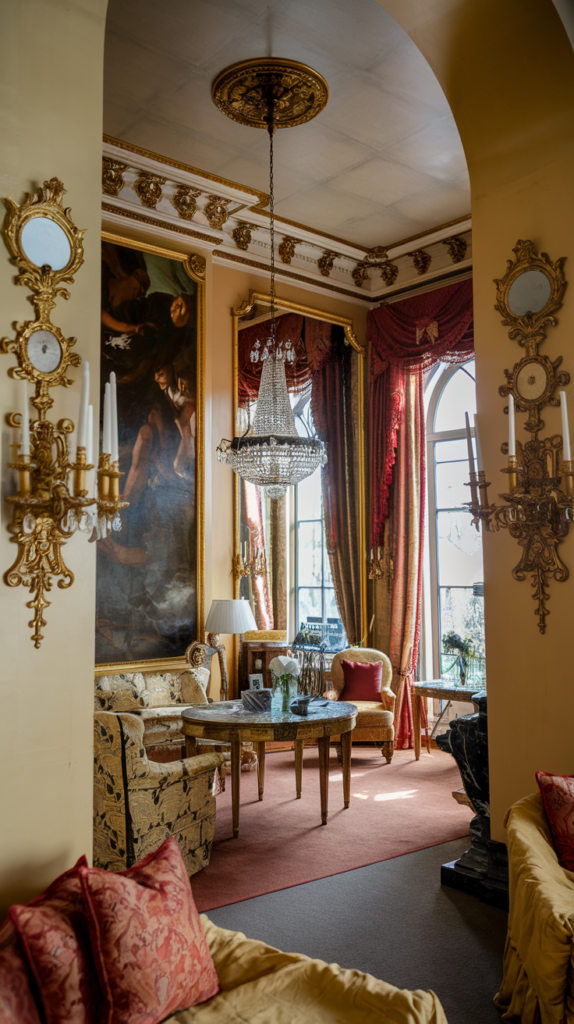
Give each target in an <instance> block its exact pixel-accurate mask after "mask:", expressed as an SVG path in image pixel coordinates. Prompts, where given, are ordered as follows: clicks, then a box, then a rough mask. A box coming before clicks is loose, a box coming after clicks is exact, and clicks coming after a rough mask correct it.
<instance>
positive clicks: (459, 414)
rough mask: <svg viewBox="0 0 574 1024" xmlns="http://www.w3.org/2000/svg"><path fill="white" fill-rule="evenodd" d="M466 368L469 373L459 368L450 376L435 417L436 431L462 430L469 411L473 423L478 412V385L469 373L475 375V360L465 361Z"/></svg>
mask: <svg viewBox="0 0 574 1024" xmlns="http://www.w3.org/2000/svg"><path fill="white" fill-rule="evenodd" d="M465 368H466V370H468V373H465V371H464V370H463V369H459V370H457V371H456V373H453V375H452V377H449V379H448V382H447V384H446V386H445V388H444V390H443V392H442V394H441V396H440V398H439V401H438V405H437V409H436V413H435V418H434V431H435V433H439V432H440V431H441V430H462V429H463V428H464V414H465V412H467V413H468V415H469V418H470V422H471V424H472V423H473V418H472V417H473V413H475V412H476V385H475V383H474V380H472V379H471V378H470V377H469V376H468V374H469V373H470V374H472V377H474V361H473V362H471V363H465Z"/></svg>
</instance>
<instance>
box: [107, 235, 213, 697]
mask: <svg viewBox="0 0 574 1024" xmlns="http://www.w3.org/2000/svg"><path fill="white" fill-rule="evenodd" d="M101 240H102V242H112V243H114V244H116V245H122V246H127V247H128V248H130V249H137V250H139V251H140V252H144V253H151V254H153V255H154V256H163V257H165V258H166V259H170V260H177V261H178V262H180V263H182V264H183V268H184V270H185V272H186V274H187V275H188V277H189V278H190V279H191V280H192V281H194V282H195V283H196V284H197V364H196V365H197V384H196V444H195V451H196V477H195V479H196V492H195V494H196V540H197V573H196V587H197V605H196V608H197V636H196V637H193V636H190V639H189V643H191V642H192V641H193V640H197V639H200V640H202V639H203V638H204V636H205V305H206V303H205V268H206V263H205V258H204V257H203V256H200V255H199V254H197V253H183V252H178V251H177V250H175V249H167V248H163V247H160V246H157V245H153V244H151V243H149V242H143V241H141V240H140V239H136V238H132V237H130V236H129V235H127V234H115V233H111V232H109V231H103V232H102V235H101ZM186 669H189V664H188V662H187V661H186V658H185V653H184V654H182V655H181V656H180V657H175V658H150V659H144V660H138V661H121V662H99V663H96V666H95V675H96V677H98V676H103V675H110V674H115V673H120V672H181V671H184V670H186Z"/></svg>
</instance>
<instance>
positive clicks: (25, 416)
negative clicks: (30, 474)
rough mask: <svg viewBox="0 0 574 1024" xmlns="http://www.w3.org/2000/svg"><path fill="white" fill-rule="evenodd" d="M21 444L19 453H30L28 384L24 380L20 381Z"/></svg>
mask: <svg viewBox="0 0 574 1024" xmlns="http://www.w3.org/2000/svg"><path fill="white" fill-rule="evenodd" d="M21 415H22V444H21V447H20V453H21V454H22V455H29V454H30V412H29V409H28V385H27V383H26V381H25V380H23V381H22V414H21Z"/></svg>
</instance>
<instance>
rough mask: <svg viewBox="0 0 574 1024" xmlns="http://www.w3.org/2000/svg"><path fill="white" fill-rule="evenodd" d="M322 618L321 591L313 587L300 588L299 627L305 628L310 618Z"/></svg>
mask: <svg viewBox="0 0 574 1024" xmlns="http://www.w3.org/2000/svg"><path fill="white" fill-rule="evenodd" d="M310 618H311V619H317V618H318V619H322V610H321V591H320V590H319V589H315V588H313V589H312V588H311V587H302V588H301V589H300V590H299V628H303V629H304V628H305V627H306V626H307V622H308V620H309V619H310Z"/></svg>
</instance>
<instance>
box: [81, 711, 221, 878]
mask: <svg viewBox="0 0 574 1024" xmlns="http://www.w3.org/2000/svg"><path fill="white" fill-rule="evenodd" d="M144 729H145V724H144V722H143V721H142V719H141V718H138V717H137V716H136V715H129V714H118V713H115V712H111V711H100V712H99V713H97V714H96V715H95V716H94V864H95V865H96V867H100V868H106V869H107V870H109V871H121V870H122V869H123V868H126V867H131V865H132V864H135V863H136V861H138V860H140V859H141V858H142V857H144V856H145V854H146V853H150V852H151V851H152V850H156V849H157V847H158V846H160V845H161V843H162V842H163V841H164V839H166V838H167V837H168V836H174V837H175V838H176V839H177V841H178V843H179V847H180V850H181V854H182V857H183V860H184V862H185V866H186V868H187V870H188V873H189V874H190V875H193V874H195V873H196V871H200V870H201V869H202V868H204V867H206V866H207V865H208V864H209V857H210V854H211V845H212V843H213V832H214V829H215V795H214V783H215V773H216V771H217V769H218V768H219V767H220V766H221V764H222V763H223V761H224V755H223V754H218V753H215V752H214V753H209V754H200V755H198V756H197V757H188V758H183V759H182V760H179V761H170V762H169V763H167V764H160V763H158V762H156V761H152V760H150V759H149V758H148V756H147V754H146V751H145V748H144V742H143V740H144Z"/></svg>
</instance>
